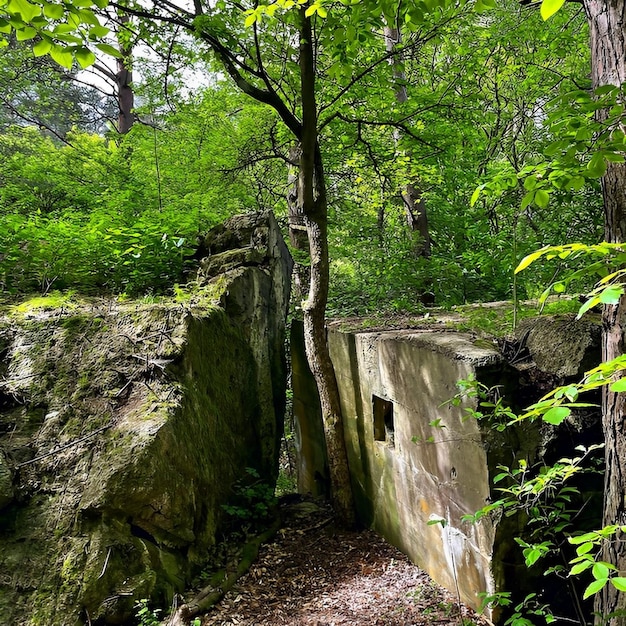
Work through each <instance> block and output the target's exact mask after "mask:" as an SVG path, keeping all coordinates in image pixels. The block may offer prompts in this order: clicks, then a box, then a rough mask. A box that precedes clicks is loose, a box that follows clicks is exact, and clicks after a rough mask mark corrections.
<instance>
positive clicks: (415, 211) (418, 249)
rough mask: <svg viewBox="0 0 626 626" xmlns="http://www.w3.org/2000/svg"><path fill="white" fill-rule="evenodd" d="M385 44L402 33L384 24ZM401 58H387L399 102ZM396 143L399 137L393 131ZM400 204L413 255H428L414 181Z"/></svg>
mask: <svg viewBox="0 0 626 626" xmlns="http://www.w3.org/2000/svg"><path fill="white" fill-rule="evenodd" d="M384 36H385V46H386V48H387V50H388V51H389V52H393V51H394V49H395V48H396V46H397V45H398V44H399V43H400V41H401V38H402V35H401V33H400V30H399V29H397V28H391V27H390V26H385V31H384ZM400 61H401V59H400V58H399V56H398V55H394V56H393V57H391V58H390V59H389V62H390V63H391V64H392V67H393V77H394V79H395V94H396V101H397V102H398V103H399V104H403V103H405V102H406V101H407V100H408V99H409V97H408V95H407V92H406V86H405V81H406V76H405V74H404V70H403V69H402V64H401V62H400ZM394 139H395V141H396V144H397V143H398V141H399V139H400V137H399V134H398V133H397V132H396V133H394ZM401 195H402V204H403V206H404V211H405V213H406V220H407V225H408V227H409V229H410V230H411V232H412V233H414V234H416V235H418V237H419V239H418V240H417V241H416V242H415V244H414V251H415V256H416V257H418V256H423V257H426V258H428V257H429V256H430V231H429V230H428V216H427V213H426V204H425V203H424V201H423V200H422V194H421V192H420V190H419V186H418V184H417V183H416V182H413V183H407V184H406V185H405V187H404V189H403V190H402V193H401Z"/></svg>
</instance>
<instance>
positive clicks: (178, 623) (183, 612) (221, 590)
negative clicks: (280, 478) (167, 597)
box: [168, 516, 280, 626]
mask: <svg viewBox="0 0 626 626" xmlns="http://www.w3.org/2000/svg"><path fill="white" fill-rule="evenodd" d="M279 528H280V517H279V516H277V517H276V519H275V520H274V522H273V523H272V525H271V526H270V527H269V528H268V529H267V530H266V531H265V532H263V533H261V534H260V535H256V536H255V537H253V538H252V539H250V541H248V543H246V545H245V546H244V547H243V548H242V550H241V558H240V560H239V563H238V564H237V569H236V570H235V571H234V572H233V573H232V574H230V575H229V576H227V577H226V578H225V579H224V581H223V582H222V583H221V584H220V585H219V586H218V587H213V586H212V585H209V586H207V587H205V588H204V589H202V590H201V591H200V592H199V593H198V595H197V596H196V597H195V598H194V599H193V600H191V601H190V602H188V603H186V604H182V605H181V606H179V607H178V609H176V611H175V612H174V613H172V616H171V617H170V620H169V622H168V626H186V625H187V624H189V622H190V621H191V620H192V619H193V618H194V617H197V616H198V615H201V614H202V613H206V612H207V611H208V610H209V609H210V608H211V607H213V606H215V605H216V604H217V603H218V602H219V601H220V600H221V599H222V598H223V597H224V596H225V595H226V594H227V593H228V592H229V591H230V590H231V589H232V588H233V587H234V586H235V583H236V582H237V581H238V580H239V579H240V578H241V577H242V576H243V575H244V574H245V573H247V571H248V570H249V569H250V567H251V566H252V564H253V563H254V561H255V560H256V558H257V556H258V554H259V548H260V547H261V544H263V543H265V542H267V541H269V540H270V539H271V538H272V537H273V536H274V535H275V534H276V533H277V531H278V529H279Z"/></svg>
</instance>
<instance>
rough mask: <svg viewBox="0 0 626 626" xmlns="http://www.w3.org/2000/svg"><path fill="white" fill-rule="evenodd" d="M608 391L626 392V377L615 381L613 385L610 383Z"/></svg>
mask: <svg viewBox="0 0 626 626" xmlns="http://www.w3.org/2000/svg"><path fill="white" fill-rule="evenodd" d="M609 389H610V390H611V391H613V392H615V393H619V392H622V391H626V377H624V378H620V379H619V380H616V381H615V382H614V383H611V385H610V387H609Z"/></svg>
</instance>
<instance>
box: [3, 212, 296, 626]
mask: <svg viewBox="0 0 626 626" xmlns="http://www.w3.org/2000/svg"><path fill="white" fill-rule="evenodd" d="M244 222H245V223H244V227H243V231H244V235H242V236H241V239H242V240H244V241H243V242H242V243H241V245H242V246H243V247H244V248H245V250H244V252H246V253H251V254H253V255H254V256H255V260H254V262H250V263H247V264H246V265H245V266H244V267H242V266H241V265H237V264H235V265H233V266H230V267H229V268H222V269H226V271H225V273H222V274H220V276H219V277H213V278H212V277H211V276H210V275H207V274H206V273H205V274H203V275H202V278H201V283H203V284H206V286H205V287H204V288H203V289H201V290H200V291H199V292H197V293H196V294H195V295H194V297H196V298H197V299H198V300H199V301H198V302H196V303H195V304H194V303H192V302H187V303H186V304H181V303H176V302H171V303H164V304H158V305H147V304H140V303H133V302H130V303H126V304H119V303H115V302H108V301H97V302H96V301H94V302H93V303H92V304H91V305H82V306H80V307H77V308H76V309H75V310H67V309H66V310H63V309H61V310H59V309H54V310H45V309H33V310H32V311H31V312H27V313H25V314H24V313H21V312H19V311H13V312H11V311H8V312H6V314H5V315H3V316H2V317H1V318H0V354H1V355H2V359H1V363H0V375H1V376H2V384H1V386H0V615H2V618H1V620H0V621H2V623H6V624H18V623H19V624H24V625H25V626H31V625H33V626H34V625H35V624H45V625H46V626H65V625H67V626H74V625H78V624H81V625H82V624H87V623H89V624H91V623H93V624H96V623H98V624H102V623H106V624H118V623H123V622H124V621H126V620H128V619H129V618H130V617H131V616H132V614H133V613H134V604H135V602H136V601H137V600H138V599H141V598H153V599H154V600H158V601H159V602H161V603H162V604H164V605H167V604H168V603H169V602H170V601H171V599H172V595H173V593H174V592H177V591H182V590H184V588H185V585H186V584H187V583H188V582H189V579H190V577H191V576H192V575H193V574H194V573H195V571H196V570H197V567H198V566H199V565H200V564H201V563H202V562H203V561H204V560H206V558H207V555H208V550H209V549H210V548H211V546H213V545H214V543H215V540H216V532H217V529H218V526H219V524H220V519H221V517H222V516H223V511H222V509H221V505H222V504H225V503H226V502H228V501H229V499H230V498H231V497H232V486H233V483H234V482H235V481H236V480H237V479H238V478H240V477H241V476H242V475H243V474H244V473H245V468H246V467H253V468H256V469H257V470H258V471H259V473H260V474H261V476H262V477H264V478H266V479H267V480H272V478H273V477H274V476H275V473H276V470H277V455H278V442H279V439H280V434H281V430H282V408H283V407H284V390H285V379H286V368H285V359H284V350H283V346H284V331H285V317H286V312H287V302H288V294H289V283H290V281H289V270H290V259H289V256H288V254H287V253H286V248H285V246H284V243H283V242H282V240H281V239H280V233H279V231H278V229H277V226H276V223H275V221H274V219H273V217H272V216H271V215H266V216H247V217H246V218H244ZM239 225H241V224H239ZM238 227H239V226H238V225H237V224H236V220H235V221H233V222H231V223H230V224H229V228H230V229H232V230H233V231H236V230H237V228H238ZM210 241H211V242H212V241H213V240H212V239H210ZM210 251H211V252H212V253H213V255H214V259H215V258H217V257H219V255H220V254H222V252H221V251H219V250H217V249H214V248H210ZM211 295H212V296H214V301H213V302H211V301H210V296H211Z"/></svg>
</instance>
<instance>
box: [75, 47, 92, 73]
mask: <svg viewBox="0 0 626 626" xmlns="http://www.w3.org/2000/svg"><path fill="white" fill-rule="evenodd" d="M74 58H75V59H76V61H77V62H78V64H79V65H80V66H81V67H82V68H83V69H85V68H86V67H89V66H90V65H93V64H94V63H95V61H96V55H95V54H94V53H93V52H92V51H91V50H89V48H78V50H76V51H75V52H74Z"/></svg>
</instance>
